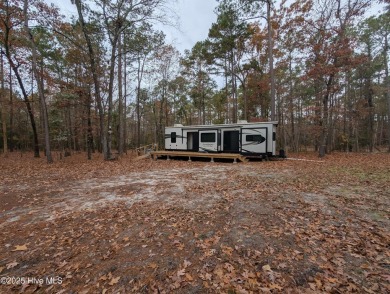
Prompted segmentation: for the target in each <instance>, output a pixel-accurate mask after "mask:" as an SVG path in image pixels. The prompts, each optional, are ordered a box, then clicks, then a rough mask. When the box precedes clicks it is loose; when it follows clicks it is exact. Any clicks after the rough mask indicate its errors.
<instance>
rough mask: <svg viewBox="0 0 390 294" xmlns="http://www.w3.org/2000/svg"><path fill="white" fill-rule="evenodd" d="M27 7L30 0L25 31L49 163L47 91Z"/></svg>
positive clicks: (26, 4)
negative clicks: (39, 70)
mask: <svg viewBox="0 0 390 294" xmlns="http://www.w3.org/2000/svg"><path fill="white" fill-rule="evenodd" d="M27 9H28V0H24V9H23V13H24V29H25V32H26V34H27V36H28V38H29V41H30V45H31V51H32V69H33V72H34V76H35V80H36V82H37V85H38V94H39V99H40V102H41V106H42V110H43V111H42V115H43V124H44V130H45V150H46V152H45V153H46V158H47V163H53V158H52V156H51V149H50V134H49V120H48V116H47V107H46V101H45V93H44V90H43V80H41V79H43V78H42V77H40V75H39V72H38V68H37V53H38V50H37V47H36V44H35V41H34V37H33V35H32V33H31V30H30V29H29V27H28V13H27Z"/></svg>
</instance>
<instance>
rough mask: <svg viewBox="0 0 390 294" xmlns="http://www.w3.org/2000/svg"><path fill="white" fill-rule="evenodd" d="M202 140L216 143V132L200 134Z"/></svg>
mask: <svg viewBox="0 0 390 294" xmlns="http://www.w3.org/2000/svg"><path fill="white" fill-rule="evenodd" d="M200 141H201V142H205V143H214V142H215V133H202V134H201V135H200Z"/></svg>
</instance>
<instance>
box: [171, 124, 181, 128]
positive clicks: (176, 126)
mask: <svg viewBox="0 0 390 294" xmlns="http://www.w3.org/2000/svg"><path fill="white" fill-rule="evenodd" d="M173 126H174V127H175V128H179V127H182V126H183V125H182V124H174V125H173Z"/></svg>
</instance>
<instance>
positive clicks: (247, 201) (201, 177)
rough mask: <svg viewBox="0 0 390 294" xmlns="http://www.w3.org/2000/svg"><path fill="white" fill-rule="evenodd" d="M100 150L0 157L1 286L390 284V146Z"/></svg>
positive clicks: (344, 288) (341, 287)
mask: <svg viewBox="0 0 390 294" xmlns="http://www.w3.org/2000/svg"><path fill="white" fill-rule="evenodd" d="M94 156H95V158H94V159H93V160H92V161H88V160H86V155H85V154H74V155H72V156H71V157H67V158H64V159H62V160H56V162H55V163H54V164H52V165H47V164H46V163H45V159H44V158H41V159H34V158H32V155H31V154H23V155H22V156H21V154H20V153H15V154H11V155H9V156H8V157H7V158H4V157H0V170H1V174H0V229H1V234H0V277H3V278H2V279H1V283H2V284H6V285H0V293H20V292H21V293H232V294H233V293H262V292H264V293H268V292H269V293H349V292H350V293H365V292H366V293H390V154H386V153H380V154H379V153H377V154H352V153H350V154H344V153H334V154H332V155H329V156H327V157H326V158H325V159H324V160H319V159H318V157H317V156H316V155H315V154H313V153H308V154H289V156H290V157H292V158H300V159H304V160H292V159H290V160H284V161H269V162H249V163H239V164H232V163H227V162H224V163H222V162H216V163H210V162H196V161H192V162H187V161H177V160H171V161H166V160H158V161H152V160H149V159H146V160H142V161H134V160H133V157H132V156H130V155H128V156H124V157H123V158H120V160H118V161H113V162H104V161H103V160H102V159H101V156H100V155H98V154H96V155H94ZM56 159H57V158H56ZM4 277H5V278H4ZM56 277H59V278H57V280H55V279H54V278H56ZM7 283H8V284H7Z"/></svg>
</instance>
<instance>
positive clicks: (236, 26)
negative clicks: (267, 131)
mask: <svg viewBox="0 0 390 294" xmlns="http://www.w3.org/2000/svg"><path fill="white" fill-rule="evenodd" d="M276 2H277V3H276ZM72 5H73V6H74V7H75V10H76V11H77V14H75V15H74V17H73V18H72V19H71V20H68V19H66V18H65V17H63V16H62V15H61V11H60V10H59V9H58V8H57V7H55V6H54V5H48V4H47V3H46V2H45V1H42V0H32V1H31V0H1V4H0V6H1V7H0V50H1V67H0V71H1V74H0V76H1V89H0V106H1V113H0V115H1V124H2V132H1V135H0V136H1V138H2V140H1V142H0V147H1V148H2V149H3V151H4V153H7V152H12V151H15V150H33V151H34V156H36V157H39V156H40V153H42V151H43V152H44V154H45V156H46V157H47V160H48V162H52V161H53V158H52V155H51V151H52V150H59V151H61V152H66V151H71V150H75V151H79V150H83V151H86V152H87V154H88V155H87V156H88V158H91V155H92V153H93V152H101V153H102V154H103V157H104V159H106V160H109V159H111V158H112V157H113V153H116V152H117V153H118V154H119V155H121V154H123V153H124V152H127V150H128V149H131V148H135V147H138V146H140V145H144V144H150V143H158V144H159V145H160V146H163V145H164V128H165V126H170V125H173V124H175V123H181V124H184V125H191V124H216V123H235V122H237V121H238V120H247V121H250V122H256V121H268V120H276V121H278V123H279V127H278V137H277V138H278V144H279V146H280V147H281V148H283V149H287V150H291V151H301V150H307V149H314V150H316V151H318V152H319V154H320V156H324V155H325V154H326V153H329V152H331V151H333V150H342V151H361V150H368V151H370V152H372V151H374V149H375V148H377V149H379V148H382V147H385V146H387V149H388V150H389V151H390V92H389V91H390V78H389V68H388V64H389V60H388V58H389V44H388V37H389V32H390V4H389V1H388V0H381V1H380V0H378V1H376V2H373V1H370V0H326V1H324V0H299V1H284V0H283V1H272V0H256V1H252V0H219V1H218V6H217V8H216V10H215V13H216V15H217V20H216V22H215V23H213V24H212V25H211V27H210V29H209V33H208V37H207V38H206V39H205V40H202V41H199V42H197V43H196V44H195V45H194V46H193V48H191V49H189V50H186V51H185V52H184V53H183V54H182V53H180V52H179V51H178V50H177V49H176V48H175V46H174V45H172V44H169V42H167V40H166V37H165V35H164V33H163V32H162V31H160V30H158V29H156V28H157V27H158V26H156V24H158V23H163V24H171V23H173V22H174V16H173V15H171V13H170V11H169V5H170V2H169V1H168V0H135V1H125V0H115V1H105V0H90V1H82V0H74V1H73V3H72Z"/></svg>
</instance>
